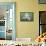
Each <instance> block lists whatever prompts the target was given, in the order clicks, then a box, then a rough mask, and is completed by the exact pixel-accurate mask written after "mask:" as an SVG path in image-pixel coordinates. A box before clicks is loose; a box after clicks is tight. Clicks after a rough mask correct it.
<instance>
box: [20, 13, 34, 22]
mask: <svg viewBox="0 0 46 46" xmlns="http://www.w3.org/2000/svg"><path fill="white" fill-rule="evenodd" d="M33 19H34V17H33V12H20V21H26V22H29V21H33Z"/></svg>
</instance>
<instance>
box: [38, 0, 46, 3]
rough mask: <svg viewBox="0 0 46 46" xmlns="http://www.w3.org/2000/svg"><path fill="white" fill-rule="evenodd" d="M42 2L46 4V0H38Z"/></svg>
mask: <svg viewBox="0 0 46 46" xmlns="http://www.w3.org/2000/svg"><path fill="white" fill-rule="evenodd" d="M38 1H39V3H40V4H46V0H38Z"/></svg>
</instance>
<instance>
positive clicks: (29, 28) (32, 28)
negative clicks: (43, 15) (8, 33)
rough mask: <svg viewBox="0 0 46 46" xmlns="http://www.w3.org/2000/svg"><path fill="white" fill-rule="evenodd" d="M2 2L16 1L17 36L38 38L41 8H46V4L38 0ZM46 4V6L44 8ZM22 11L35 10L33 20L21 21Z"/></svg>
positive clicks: (6, 0) (12, 0)
mask: <svg viewBox="0 0 46 46" xmlns="http://www.w3.org/2000/svg"><path fill="white" fill-rule="evenodd" d="M0 2H16V37H17V38H25V37H26V38H36V37H37V36H38V34H39V10H45V9H46V5H40V4H38V0H3V1H0ZM44 6H45V8H44ZM20 12H33V13H34V21H33V22H21V21H20Z"/></svg>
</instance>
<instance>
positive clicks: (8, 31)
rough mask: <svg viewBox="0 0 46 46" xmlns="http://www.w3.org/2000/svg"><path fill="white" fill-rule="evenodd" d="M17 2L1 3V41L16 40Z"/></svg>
mask: <svg viewBox="0 0 46 46" xmlns="http://www.w3.org/2000/svg"><path fill="white" fill-rule="evenodd" d="M15 4H16V3H15V2H0V40H15V7H16V5H15Z"/></svg>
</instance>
